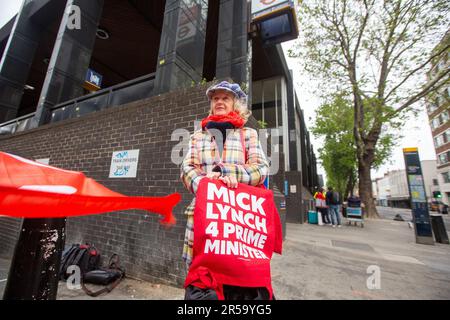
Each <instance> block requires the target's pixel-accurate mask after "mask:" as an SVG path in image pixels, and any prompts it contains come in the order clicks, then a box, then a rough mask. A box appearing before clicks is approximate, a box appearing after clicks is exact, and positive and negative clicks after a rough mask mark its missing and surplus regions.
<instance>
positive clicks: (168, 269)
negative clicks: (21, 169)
mask: <svg viewBox="0 0 450 320" xmlns="http://www.w3.org/2000/svg"><path fill="white" fill-rule="evenodd" d="M206 87H207V86H199V87H195V88H188V89H183V90H178V91H174V92H171V93H168V94H165V95H160V96H156V97H152V98H149V99H145V100H140V101H137V102H133V103H130V104H127V105H124V106H120V107H114V108H111V109H107V110H104V111H101V112H96V113H92V114H88V115H86V116H83V117H82V118H78V119H70V120H67V121H63V122H58V123H55V124H51V125H46V126H43V127H40V128H37V129H34V130H30V131H26V132H23V133H18V134H15V135H12V136H6V137H0V150H2V151H5V152H10V153H13V154H16V155H19V156H22V157H25V158H29V159H40V158H50V165H52V166H56V167H61V168H65V169H69V170H76V171H82V172H84V173H85V174H86V176H88V177H91V178H93V179H95V180H96V181H98V182H100V183H101V184H103V185H105V186H106V187H108V188H110V189H112V190H114V191H117V192H120V193H123V194H125V195H134V196H164V195H167V194H170V193H173V192H179V193H181V195H182V202H181V203H180V204H179V205H178V206H177V207H176V208H175V211H174V214H175V216H176V218H177V220H178V222H177V224H176V226H174V227H172V228H171V229H166V228H165V227H163V226H161V225H160V224H159V223H158V220H159V217H158V216H156V215H153V214H149V213H147V212H145V211H124V212H113V213H107V214H102V215H91V216H84V217H76V218H69V219H68V220H67V232H66V244H70V243H81V242H90V243H94V244H95V245H96V246H97V248H98V249H99V250H100V252H101V253H102V256H103V257H105V258H107V257H109V256H110V255H111V254H112V253H118V254H119V256H120V257H121V262H122V264H123V266H124V267H125V269H126V271H127V274H128V275H131V276H133V277H136V278H139V279H143V280H149V281H157V282H162V283H168V284H174V285H179V286H181V285H182V284H183V281H184V277H185V275H186V273H185V267H184V263H183V261H182V259H181V253H182V247H183V239H184V230H185V225H186V219H185V216H184V215H183V211H184V208H185V207H186V206H187V204H188V203H189V202H190V201H191V199H192V195H190V194H189V193H188V192H187V191H185V189H184V187H183V185H182V183H181V182H180V180H179V166H178V165H175V164H174V163H172V161H171V152H172V148H173V146H174V145H176V144H178V143H179V142H178V141H171V134H172V132H173V130H175V129H179V128H185V129H187V130H189V131H190V132H191V133H192V132H193V130H194V121H195V120H200V119H202V118H203V117H205V115H206V114H207V112H208V110H209V105H208V102H207V100H206V98H205V94H204V92H205V90H206ZM255 123H256V121H255V120H254V119H252V121H251V122H250V126H253V127H254V126H255ZM133 149H139V150H140V152H139V164H138V171H137V177H136V178H124V179H110V178H108V176H109V169H110V164H111V156H112V153H113V152H114V151H120V150H133ZM20 223H21V221H20V220H19V219H11V218H0V241H1V243H2V245H1V246H0V255H1V256H3V257H11V256H12V254H13V249H14V246H15V242H16V239H17V236H18V230H19V228H20Z"/></svg>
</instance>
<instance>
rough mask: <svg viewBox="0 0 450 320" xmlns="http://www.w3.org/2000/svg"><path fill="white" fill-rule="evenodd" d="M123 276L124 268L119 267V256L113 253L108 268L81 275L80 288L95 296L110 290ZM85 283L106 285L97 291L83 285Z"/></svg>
mask: <svg viewBox="0 0 450 320" xmlns="http://www.w3.org/2000/svg"><path fill="white" fill-rule="evenodd" d="M124 277H125V270H124V269H122V268H121V267H120V264H119V256H118V255H117V254H115V253H114V254H113V255H112V256H111V258H110V259H109V265H108V268H100V269H98V270H92V271H89V272H87V273H86V274H84V275H83V281H82V288H83V290H84V292H86V293H87V294H88V295H90V296H91V297H97V296H99V295H100V294H102V293H104V292H111V291H112V290H113V289H114V288H115V287H116V286H117V285H118V284H119V282H120V281H121V280H122V279H123V278H124ZM85 283H92V284H99V285H108V286H107V287H105V288H103V289H101V290H98V291H91V290H90V289H88V288H87V287H86V286H85V285H84V284H85Z"/></svg>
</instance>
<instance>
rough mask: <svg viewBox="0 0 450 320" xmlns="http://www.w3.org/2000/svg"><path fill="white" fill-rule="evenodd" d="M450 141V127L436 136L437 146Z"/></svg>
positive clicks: (435, 143)
mask: <svg viewBox="0 0 450 320" xmlns="http://www.w3.org/2000/svg"><path fill="white" fill-rule="evenodd" d="M449 141H450V129H448V130H446V131H445V132H444V133H442V134H440V135H438V136H436V137H434V145H435V146H436V148H439V147H440V146H442V145H444V144H446V143H447V142H449Z"/></svg>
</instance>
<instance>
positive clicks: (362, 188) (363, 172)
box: [358, 161, 380, 219]
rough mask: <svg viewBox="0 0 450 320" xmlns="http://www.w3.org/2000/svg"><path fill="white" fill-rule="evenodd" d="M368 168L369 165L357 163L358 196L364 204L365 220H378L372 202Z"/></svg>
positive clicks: (361, 162) (362, 162)
mask: <svg viewBox="0 0 450 320" xmlns="http://www.w3.org/2000/svg"><path fill="white" fill-rule="evenodd" d="M370 167H371V165H370V164H368V163H364V161H358V174H359V196H360V197H361V201H362V202H363V203H364V210H365V216H366V218H370V219H378V218H379V217H380V216H379V215H378V212H377V208H376V206H375V202H374V201H373V193H372V179H371V174H370Z"/></svg>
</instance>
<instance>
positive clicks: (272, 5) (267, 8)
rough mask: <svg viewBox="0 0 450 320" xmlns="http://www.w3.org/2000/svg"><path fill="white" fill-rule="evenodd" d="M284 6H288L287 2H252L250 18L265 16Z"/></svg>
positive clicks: (258, 0) (254, 0) (266, 0)
mask: <svg viewBox="0 0 450 320" xmlns="http://www.w3.org/2000/svg"><path fill="white" fill-rule="evenodd" d="M285 4H289V0H252V18H255V17H257V16H261V15H265V14H266V13H268V12H272V11H274V10H276V9H277V7H281V6H284V5H285Z"/></svg>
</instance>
